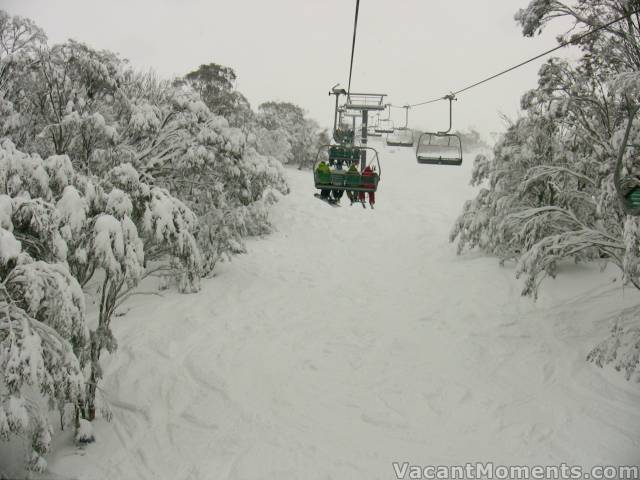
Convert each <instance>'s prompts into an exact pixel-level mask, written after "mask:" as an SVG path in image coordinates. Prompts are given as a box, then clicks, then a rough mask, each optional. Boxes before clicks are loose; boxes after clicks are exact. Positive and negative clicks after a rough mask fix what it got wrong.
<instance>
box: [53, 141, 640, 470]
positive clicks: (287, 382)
mask: <svg viewBox="0 0 640 480" xmlns="http://www.w3.org/2000/svg"><path fill="white" fill-rule="evenodd" d="M380 145H381V142H380V140H377V141H376V140H374V141H373V146H380ZM380 149H381V153H382V162H383V166H382V168H383V170H382V179H381V185H380V189H379V193H378V199H377V204H376V209H375V210H370V209H369V208H367V209H363V208H362V207H361V206H359V205H356V206H353V207H350V206H348V201H347V199H346V197H345V198H344V199H343V207H342V208H332V207H330V206H328V205H326V204H325V203H323V202H321V201H319V200H317V199H315V198H314V197H313V195H312V194H313V193H314V191H313V183H312V176H311V174H310V173H309V172H299V171H297V170H291V171H289V176H290V183H291V187H292V193H291V195H289V196H288V197H285V198H283V199H282V201H281V202H280V203H279V204H278V205H277V206H276V208H275V211H274V215H273V217H274V222H275V225H276V226H277V230H278V231H277V232H276V233H274V234H273V235H271V236H269V237H268V238H266V239H262V240H256V241H252V242H251V243H250V253H249V254H247V255H244V256H241V257H238V258H236V259H235V260H234V261H233V262H232V263H229V264H225V265H223V266H222V267H221V268H220V270H219V272H218V275H217V277H215V278H214V279H211V280H208V281H205V282H204V283H203V290H202V292H201V293H199V294H196V295H180V294H177V293H166V294H165V295H164V297H163V298H156V297H137V298H136V299H134V300H132V301H131V303H130V304H129V305H130V307H131V308H130V310H129V311H128V312H127V313H126V315H125V316H122V317H119V318H116V319H115V320H114V323H116V324H117V325H116V326H115V328H114V329H115V332H116V337H117V338H118V339H119V343H120V348H119V350H118V352H117V353H116V354H115V355H114V356H113V357H112V358H110V359H106V360H105V362H104V363H105V382H104V385H103V389H104V392H105V393H104V395H105V397H106V398H108V399H109V401H110V403H111V408H112V410H113V421H112V423H110V424H108V423H106V422H104V421H98V422H97V423H96V438H97V443H96V444H93V445H90V446H88V447H87V448H86V449H85V450H82V451H77V450H75V449H74V448H73V447H70V446H64V445H59V448H58V451H57V453H56V455H55V457H54V458H53V459H52V460H51V462H50V471H51V472H52V473H53V474H55V475H60V476H62V477H65V478H66V477H68V476H74V477H75V476H77V477H78V478H91V479H114V478H118V479H133V478H145V479H172V480H173V479H200V478H202V479H238V480H239V479H285V478H291V479H305V480H312V479H390V478H395V474H394V471H393V468H392V462H394V461H396V462H404V461H408V462H411V463H415V464H422V465H427V464H456V463H464V462H473V461H495V462H499V463H503V464H523V463H524V464H560V463H561V462H567V463H569V464H582V465H591V464H597V463H604V464H637V462H638V460H640V454H639V453H638V452H640V409H639V408H638V406H639V405H640V390H639V389H638V386H637V385H636V384H628V383H627V382H625V380H624V379H623V378H622V376H621V375H619V374H617V373H615V372H610V371H607V370H600V369H598V368H596V367H594V366H593V365H590V364H587V363H586V362H585V355H586V353H587V352H588V351H589V349H590V348H591V347H592V346H593V345H594V344H595V343H596V342H597V341H598V340H599V339H600V338H602V337H604V336H605V334H606V332H607V329H608V325H609V323H608V321H607V320H606V317H608V316H610V315H612V314H613V313H615V311H616V310H618V309H619V308H621V306H628V305H632V304H633V303H634V302H637V300H638V298H639V297H638V295H637V293H636V292H635V291H633V290H630V289H627V290H625V291H623V290H622V289H621V288H620V287H619V282H616V283H612V279H614V278H616V277H617V272H615V271H614V270H607V271H605V272H604V273H600V272H599V271H598V269H597V268H596V267H595V266H594V267H575V266H574V267H571V268H570V269H566V271H564V272H562V274H561V275H560V276H559V277H558V279H556V280H549V281H548V282H547V283H546V285H545V286H544V287H543V289H542V291H541V298H540V300H539V301H538V302H537V303H534V302H532V301H531V300H530V299H526V298H521V297H520V288H521V285H520V284H519V282H518V281H516V280H514V278H513V270H512V268H511V267H510V266H506V267H500V266H499V265H498V262H497V261H496V260H495V259H493V258H486V257H483V256H482V255H479V254H477V253H473V254H465V255H463V256H456V254H455V247H454V246H453V245H451V244H449V243H448V232H449V229H450V227H451V225H452V223H453V220H454V218H455V216H456V215H457V214H458V212H459V211H460V209H461V206H462V203H463V202H464V200H465V199H467V198H470V197H471V196H472V195H473V189H471V188H470V187H468V186H467V184H468V179H469V178H470V168H471V167H470V165H471V163H472V156H469V157H468V158H467V160H466V164H465V166H463V167H462V168H456V167H438V166H427V165H418V164H416V162H415V160H414V158H413V151H412V150H411V149H402V148H395V149H390V148H386V147H380Z"/></svg>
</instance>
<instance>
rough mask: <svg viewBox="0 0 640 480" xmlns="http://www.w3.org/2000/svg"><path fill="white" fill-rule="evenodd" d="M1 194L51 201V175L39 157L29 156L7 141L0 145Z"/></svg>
mask: <svg viewBox="0 0 640 480" xmlns="http://www.w3.org/2000/svg"><path fill="white" fill-rule="evenodd" d="M0 194H6V195H9V196H10V197H16V196H18V195H22V196H24V195H26V196H28V197H43V198H44V199H49V198H50V196H51V193H50V190H49V175H48V173H47V172H46V170H45V168H44V163H43V161H42V159H41V158H40V157H39V156H38V155H28V154H26V153H23V152H20V151H19V150H17V149H16V147H15V145H14V144H13V143H12V142H11V141H9V140H5V141H3V142H2V143H1V144H0Z"/></svg>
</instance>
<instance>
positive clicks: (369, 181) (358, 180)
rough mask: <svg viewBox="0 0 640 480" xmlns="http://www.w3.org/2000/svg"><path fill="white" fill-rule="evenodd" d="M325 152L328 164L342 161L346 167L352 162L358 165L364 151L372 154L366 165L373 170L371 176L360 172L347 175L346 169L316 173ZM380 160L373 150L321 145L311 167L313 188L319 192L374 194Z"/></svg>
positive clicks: (378, 176)
mask: <svg viewBox="0 0 640 480" xmlns="http://www.w3.org/2000/svg"><path fill="white" fill-rule="evenodd" d="M325 150H326V152H327V156H328V158H329V163H332V162H337V161H342V162H344V163H345V165H346V166H349V165H351V164H352V163H354V162H357V163H360V160H361V158H362V155H363V154H364V152H366V151H371V152H372V153H373V158H372V159H370V161H369V163H368V165H369V166H371V167H372V169H373V170H374V173H373V175H363V174H362V172H360V171H359V172H357V173H349V172H348V171H347V169H343V170H332V171H330V172H318V165H319V164H320V162H321V161H323V160H324V159H325V157H324V155H323V152H324V151H325ZM381 173H382V172H381V169H380V159H379V157H378V152H377V151H376V149H375V148H371V147H357V146H344V145H323V146H322V147H320V149H319V150H318V154H317V156H316V161H315V163H314V165H313V179H314V183H315V188H317V189H319V190H348V191H352V192H375V191H376V190H377V189H378V183H379V182H380V175H381Z"/></svg>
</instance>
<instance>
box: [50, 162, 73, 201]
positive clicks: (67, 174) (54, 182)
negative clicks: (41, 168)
mask: <svg viewBox="0 0 640 480" xmlns="http://www.w3.org/2000/svg"><path fill="white" fill-rule="evenodd" d="M44 165H45V168H46V170H47V173H48V174H49V177H50V179H51V180H50V186H51V190H53V192H55V193H57V194H60V193H61V192H62V191H63V190H64V189H65V187H66V186H67V185H71V184H72V183H73V178H74V175H75V172H74V170H73V165H72V164H71V160H70V159H69V157H68V156H67V155H52V156H50V157H49V158H47V160H45V162H44Z"/></svg>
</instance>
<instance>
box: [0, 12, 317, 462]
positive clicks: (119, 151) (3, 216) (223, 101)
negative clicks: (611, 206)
mask: <svg viewBox="0 0 640 480" xmlns="http://www.w3.org/2000/svg"><path fill="white" fill-rule="evenodd" d="M234 82H235V72H233V70H232V69H229V68H227V67H222V66H220V65H216V64H211V65H206V66H203V67H200V69H198V70H197V71H195V72H192V73H191V74H189V75H187V77H185V79H180V80H178V81H173V82H172V81H163V80H160V79H158V78H157V77H156V76H155V75H154V74H153V73H148V74H140V73H137V72H136V71H134V70H133V69H132V68H130V67H129V66H128V64H127V62H126V61H125V60H123V59H121V58H119V57H118V56H117V55H116V54H113V53H111V52H108V51H98V50H95V49H92V48H91V47H89V46H88V45H85V44H82V43H80V42H77V41H73V40H70V41H67V42H65V43H62V44H59V45H53V46H49V45H48V44H47V43H46V36H45V35H44V33H43V32H42V30H41V29H40V28H38V27H37V26H36V25H35V24H34V23H33V22H32V21H30V20H28V19H23V18H20V17H11V16H10V15H8V14H7V13H6V12H3V11H0V227H1V230H0V365H1V367H0V368H2V372H3V376H2V378H1V380H0V436H1V437H2V438H3V439H7V438H9V437H10V436H16V435H20V436H23V437H24V436H28V437H29V438H30V439H32V440H33V441H32V442H31V443H32V447H33V448H32V450H33V452H34V453H33V454H32V455H31V454H30V457H29V465H30V466H31V467H32V468H34V469H43V468H44V465H45V463H44V459H43V455H44V454H45V453H46V451H47V450H48V448H49V441H50V438H51V435H52V432H53V430H52V428H51V427H50V426H49V425H48V423H47V419H46V415H45V412H41V411H40V410H39V409H38V408H37V405H38V404H39V401H40V403H42V400H43V399H47V400H49V402H50V407H51V408H54V409H58V410H60V411H62V410H63V409H64V408H65V406H66V405H73V406H75V411H76V428H78V425H81V426H83V428H81V430H83V434H82V435H80V437H85V438H89V437H91V435H90V432H87V431H86V430H87V429H86V425H87V422H86V421H85V419H89V420H91V419H93V418H94V416H95V414H96V407H97V403H98V402H97V401H96V400H97V399H96V394H97V392H98V385H99V382H100V379H101V377H102V371H101V366H100V357H101V355H102V354H103V353H104V351H105V350H107V351H110V352H113V351H114V350H115V349H116V347H117V341H116V339H115V337H114V336H113V333H112V330H111V322H112V320H113V318H114V312H115V311H116V309H117V308H118V306H119V305H121V304H122V302H124V301H126V300H127V298H129V297H130V296H131V295H134V294H136V293H139V292H136V290H135V287H136V286H137V285H138V284H139V282H140V281H141V280H142V279H144V278H145V277H146V276H148V275H150V274H152V273H154V272H158V271H159V270H162V271H163V272H165V273H169V274H170V275H171V276H172V277H173V278H175V279H176V284H177V285H178V288H179V289H180V290H181V291H183V292H194V291H197V290H198V289H199V288H200V280H201V278H202V276H204V275H207V274H211V273H212V271H213V268H214V266H215V265H216V263H217V262H218V261H220V260H221V259H224V258H227V257H229V256H230V255H232V254H234V253H239V252H243V251H244V250H245V246H244V238H245V237H247V236H250V235H262V234H264V233H267V232H269V231H270V223H269V218H268V211H269V207H270V205H271V204H273V203H274V202H275V201H276V200H277V198H278V197H279V195H281V194H286V193H287V192H288V186H287V183H286V181H285V176H284V171H283V167H282V162H281V161H280V160H281V159H284V158H285V155H286V153H285V154H283V153H282V151H280V146H282V148H283V150H286V148H289V149H290V148H291V145H292V144H289V143H287V144H286V145H287V146H288V147H287V146H285V144H284V143H282V142H279V140H276V141H275V143H274V146H272V147H271V148H270V149H267V150H268V151H264V152H263V151H261V145H260V142H259V138H258V135H257V134H256V132H257V123H256V120H255V114H254V113H253V112H252V111H251V108H250V106H249V103H248V102H247V101H246V99H245V98H244V96H242V95H241V94H240V93H239V92H237V91H235V89H234ZM303 120H305V119H304V118H303ZM305 121H307V120H305ZM89 285H90V286H91V291H89V290H88V287H89ZM83 288H84V289H85V291H83ZM95 295H97V297H98V299H97V302H96V303H97V305H98V309H97V312H96V313H95V318H94V316H93V315H92V316H91V317H90V318H88V319H87V318H85V317H86V312H85V304H84V299H85V297H87V296H88V297H92V296H95ZM80 417H83V418H80Z"/></svg>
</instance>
